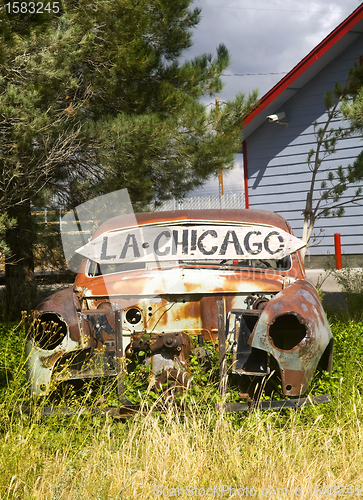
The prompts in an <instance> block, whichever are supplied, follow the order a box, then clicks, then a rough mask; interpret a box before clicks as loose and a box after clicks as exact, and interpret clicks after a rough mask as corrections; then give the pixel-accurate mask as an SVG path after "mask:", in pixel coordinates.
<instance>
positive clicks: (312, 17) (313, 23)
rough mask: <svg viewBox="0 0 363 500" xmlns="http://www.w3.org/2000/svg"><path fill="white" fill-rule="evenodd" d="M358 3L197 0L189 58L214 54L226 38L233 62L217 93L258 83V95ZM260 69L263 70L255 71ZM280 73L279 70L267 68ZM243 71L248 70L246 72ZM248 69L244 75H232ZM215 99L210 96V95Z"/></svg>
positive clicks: (226, 95) (229, 92)
mask: <svg viewBox="0 0 363 500" xmlns="http://www.w3.org/2000/svg"><path fill="white" fill-rule="evenodd" d="M360 3H362V2H360V1H358V0H305V1H304V2H302V1H301V0H300V1H298V0H195V2H194V3H193V4H192V7H193V6H195V7H200V8H201V9H202V13H201V17H202V19H201V22H200V24H199V25H198V27H197V28H196V30H195V33H194V37H193V41H194V45H193V47H192V48H191V49H190V51H189V53H187V54H185V55H186V56H187V58H190V57H193V56H194V55H199V54H202V53H212V54H214V55H215V53H216V52H215V51H216V47H217V46H218V45H219V43H224V44H225V45H226V47H227V49H228V50H229V52H230V54H231V59H232V63H231V65H230V66H229V68H228V70H227V71H226V72H225V74H226V75H230V76H225V77H224V78H223V81H224V82H225V87H224V89H223V91H222V93H221V94H220V95H219V96H218V97H220V99H221V100H222V101H223V100H227V99H233V98H234V96H235V95H236V93H238V92H249V91H251V90H252V89H253V88H256V87H257V88H258V89H259V96H260V97H262V95H264V94H265V93H266V92H267V91H268V90H270V88H272V87H273V86H274V85H275V84H276V83H277V82H278V81H279V80H280V79H281V78H282V77H283V76H284V73H286V72H289V71H290V70H291V69H292V68H293V67H294V66H295V65H296V64H297V63H299V62H300V61H301V59H303V58H304V57H305V56H306V55H307V54H308V53H309V52H310V51H311V50H312V49H313V48H314V47H315V46H316V45H317V44H318V43H320V42H321V41H322V40H323V39H324V38H325V37H326V36H327V35H328V34H329V33H330V32H331V31H332V30H333V29H334V28H336V26H338V25H339V24H340V23H341V22H342V21H343V20H344V19H345V18H346V17H348V16H349V14H351V12H353V10H355V9H356V8H357V7H358V5H359V4H360ZM258 73H267V75H266V74H264V75H259V74H258ZM271 73H280V74H271ZM247 74H251V75H248V76H247ZM236 75H246V76H236ZM210 101H211V102H212V101H214V99H210Z"/></svg>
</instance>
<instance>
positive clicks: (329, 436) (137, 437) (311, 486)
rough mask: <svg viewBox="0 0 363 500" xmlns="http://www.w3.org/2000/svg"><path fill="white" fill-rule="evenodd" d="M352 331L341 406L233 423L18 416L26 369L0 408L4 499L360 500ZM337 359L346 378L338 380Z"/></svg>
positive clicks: (202, 411)
mask: <svg viewBox="0 0 363 500" xmlns="http://www.w3.org/2000/svg"><path fill="white" fill-rule="evenodd" d="M344 328H346V330H347V332H348V333H346V334H343V333H342V334H341V335H340V337H339V335H337V344H338V346H337V349H344V353H343V352H342V354H341V357H340V358H339V354H337V356H338V368H339V369H338V370H337V372H336V373H335V374H334V377H333V382H332V385H331V389H332V391H333V394H332V396H333V402H332V403H331V404H329V405H320V406H317V407H310V408H304V409H300V410H298V411H293V410H291V411H286V410H285V411H284V412H260V411H253V412H251V413H249V414H246V415H236V414H229V413H219V412H217V411H216V410H215V409H214V407H212V406H206V405H204V404H202V403H201V402H200V401H197V400H194V401H193V400H192V401H191V402H190V403H189V406H188V408H187V410H186V411H184V412H182V411H180V409H178V408H176V407H175V406H170V407H168V408H167V409H166V410H165V412H163V413H160V412H159V413H154V412H146V413H145V414H144V415H139V416H137V417H135V418H133V419H132V420H130V421H126V422H122V421H115V420H112V419H111V418H108V417H100V416H89V415H86V414H83V413H80V414H78V415H74V416H71V417H65V416H61V415H54V416H52V417H42V416H41V415H40V413H39V414H37V412H35V414H34V415H32V416H29V415H25V414H22V413H21V412H19V411H17V406H18V404H19V402H22V401H23V400H24V398H25V397H26V396H25V392H24V383H23V382H24V378H23V377H24V373H23V371H22V369H20V370H18V372H16V373H15V372H14V373H15V374H13V376H12V380H10V379H9V384H8V386H7V389H6V391H7V392H6V393H3V398H2V401H1V405H0V432H1V445H0V446H1V448H0V467H1V475H0V498H1V499H16V498H19V499H37V500H38V499H46V500H66V499H67V500H68V499H72V500H78V499H79V500H91V499H92V500H94V499H97V500H100V499H102V500H103V499H109V500H111V499H112V500H116V499H121V498H122V499H126V498H129V499H149V498H150V499H151V498H173V497H174V498H239V497H241V498H251V497H254V498H295V497H296V498H303V499H307V498H318V497H319V498H336V497H337V496H338V495H339V496H343V495H342V494H343V493H345V498H353V497H355V496H358V493H360V492H361V495H363V453H362V451H363V450H362V447H363V440H362V415H363V399H362V396H361V392H362V375H361V363H360V359H359V356H357V354H359V353H360V349H361V347H360V346H361V344H362V345H363V343H362V341H361V337H362V336H363V324H354V323H352V324H351V325H350V326H349V325H348V326H345V327H344ZM342 329H343V327H341V330H342ZM348 330H349V331H348ZM348 334H349V335H350V337H349V335H348ZM352 339H353V340H352ZM354 339H355V345H354V347H353V345H352V342H354ZM347 345H350V346H351V352H350V353H347V352H346V350H347V347H346V346H347ZM339 359H343V361H344V366H345V368H344V370H346V371H344V370H343V372H342V373H340V372H339V370H340V366H339ZM17 377H19V378H18V379H17ZM329 383H330V382H327V384H328V385H329ZM360 484H361V485H362V487H360V486H359V488H358V485H360ZM319 485H321V489H320V490H319ZM323 485H326V486H325V489H323ZM350 486H353V489H349V487H350ZM343 487H344V488H345V490H343ZM246 488H247V490H246ZM354 488H356V489H355V490H354ZM319 492H320V494H319ZM351 493H352V494H351Z"/></svg>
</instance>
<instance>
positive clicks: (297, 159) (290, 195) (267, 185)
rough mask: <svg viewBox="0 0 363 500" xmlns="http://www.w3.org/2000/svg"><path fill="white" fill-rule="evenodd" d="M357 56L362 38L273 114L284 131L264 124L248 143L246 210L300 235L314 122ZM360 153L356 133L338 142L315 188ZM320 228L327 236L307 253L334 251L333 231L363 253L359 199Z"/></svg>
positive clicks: (347, 247) (347, 249) (321, 118)
mask: <svg viewBox="0 0 363 500" xmlns="http://www.w3.org/2000/svg"><path fill="white" fill-rule="evenodd" d="M360 55H363V36H361V37H359V39H357V40H356V41H355V42H354V43H353V44H352V45H351V46H350V47H349V48H348V49H347V51H346V52H345V53H344V54H341V56H340V57H338V58H337V59H336V60H335V61H334V62H333V63H332V64H330V65H329V66H328V67H326V68H325V69H323V70H322V71H321V73H320V74H319V75H318V76H317V77H316V78H315V79H313V80H312V81H311V82H309V84H307V85H306V86H305V87H304V88H302V89H301V90H300V91H299V92H297V93H296V94H295V95H294V96H293V97H292V98H291V99H290V100H289V101H288V102H286V103H285V105H284V106H282V107H281V109H277V110H276V112H280V111H284V112H285V113H286V120H287V121H288V123H289V125H288V127H287V128H285V127H283V126H281V125H277V124H276V123H269V122H268V121H267V120H266V122H265V123H264V124H263V125H262V126H261V127H259V129H257V130H256V131H255V133H254V134H252V135H251V136H250V137H249V138H248V140H247V155H248V176H249V201H250V207H251V208H260V209H265V210H272V211H275V212H278V213H280V214H281V215H282V216H284V217H285V218H286V219H287V220H288V221H289V222H290V224H291V226H292V228H293V230H294V232H295V234H296V235H298V236H301V233H302V225H303V218H302V210H303V209H304V207H305V200H306V193H307V191H308V189H309V188H310V179H311V172H310V171H309V170H308V167H307V155H308V152H309V151H310V150H311V149H315V147H316V142H315V137H314V126H313V124H314V122H317V123H318V127H319V126H320V125H324V124H325V120H326V118H327V114H326V110H325V109H324V106H323V99H324V94H325V92H326V91H328V90H333V89H334V85H335V83H336V82H340V83H342V84H344V83H345V81H346V79H347V77H348V70H349V69H350V68H351V67H352V66H353V64H354V62H357V63H359V56H360ZM332 126H333V127H338V126H343V127H344V126H345V127H346V126H347V123H346V122H339V121H335V122H334V123H333V124H332ZM362 149H363V142H362V140H361V137H360V136H359V134H355V135H352V136H350V137H349V138H346V139H343V140H341V141H340V142H338V144H337V149H336V152H335V153H334V155H331V156H329V157H328V158H327V159H326V160H325V163H326V167H325V168H324V162H323V165H322V170H321V172H319V174H318V176H317V187H318V188H319V187H320V183H321V181H322V180H326V177H327V170H328V169H329V170H330V169H332V171H333V172H334V171H335V170H336V169H337V168H338V167H339V166H340V165H342V166H343V167H345V166H347V165H348V164H352V163H353V162H354V160H355V158H356V157H357V155H358V154H359V153H360V152H361V151H362ZM359 185H361V186H362V187H363V183H360V184H357V185H355V186H353V187H352V188H350V189H349V190H348V191H347V192H346V193H344V197H342V201H345V200H349V199H350V197H351V196H352V195H353V193H354V191H355V189H356V188H357V187H358V186H359ZM320 229H324V235H325V236H324V238H323V241H322V242H321V243H320V244H319V245H318V246H316V247H313V248H311V249H310V250H309V251H310V253H311V254H326V253H327V252H330V253H334V238H333V235H334V233H335V232H340V233H341V235H342V249H343V252H344V253H348V254H349V253H352V254H354V253H363V201H362V202H361V203H360V204H358V205H352V204H350V205H346V206H345V213H344V215H343V216H342V217H340V218H333V217H329V218H325V219H321V220H319V221H317V224H316V233H319V230H320Z"/></svg>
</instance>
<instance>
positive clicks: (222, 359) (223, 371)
mask: <svg viewBox="0 0 363 500" xmlns="http://www.w3.org/2000/svg"><path fill="white" fill-rule="evenodd" d="M217 314H218V346H219V392H220V394H221V396H224V395H225V394H226V392H227V361H226V330H225V329H226V327H225V321H224V317H225V313H224V302H223V300H217Z"/></svg>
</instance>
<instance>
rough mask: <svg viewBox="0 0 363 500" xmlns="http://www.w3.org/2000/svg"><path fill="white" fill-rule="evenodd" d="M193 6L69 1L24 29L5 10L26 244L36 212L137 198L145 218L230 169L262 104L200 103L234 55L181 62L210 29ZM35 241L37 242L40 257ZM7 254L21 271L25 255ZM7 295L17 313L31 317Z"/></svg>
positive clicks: (1, 155) (4, 198)
mask: <svg viewBox="0 0 363 500" xmlns="http://www.w3.org/2000/svg"><path fill="white" fill-rule="evenodd" d="M190 5H191V0H161V1H160V0H159V1H156V0H153V1H151V2H150V1H146V0H141V1H138V2H135V1H133V0H114V1H112V2H109V1H106V0H95V1H94V2H91V3H90V2H88V1H84V0H80V1H78V2H74V1H64V2H62V9H61V11H60V12H59V14H54V15H52V14H49V15H48V14H47V15H44V16H40V17H38V16H35V17H32V16H24V17H23V18H22V19H21V20H20V19H19V17H16V16H15V17H13V16H10V17H9V16H8V15H7V14H6V12H5V10H4V9H3V10H1V11H0V36H1V37H2V38H3V40H4V42H5V43H2V44H1V47H0V65H1V76H0V123H1V125H0V141H1V144H2V146H1V149H0V174H1V175H0V210H1V211H2V213H5V212H9V214H10V210H12V207H13V206H14V205H16V206H17V207H18V208H17V209H16V210H17V212H18V213H19V212H20V211H23V212H24V214H22V215H21V216H20V214H19V221H18V227H17V230H18V232H19V234H20V235H22V234H23V230H24V231H25V230H27V229H28V228H27V227H26V226H21V225H20V223H21V221H23V220H26V219H27V214H29V208H30V206H31V204H32V205H33V206H38V207H41V206H46V205H49V203H50V202H51V201H52V200H53V201H54V200H56V202H62V203H63V204H64V205H65V206H67V207H74V206H76V205H78V204H80V203H82V202H84V201H86V200H87V199H89V198H92V197H95V196H97V195H100V194H105V193H107V192H110V191H114V190H116V189H119V188H127V189H128V190H129V193H130V197H131V200H132V202H133V203H134V204H135V209H137V210H142V209H144V208H145V206H146V205H147V204H148V203H149V202H150V201H151V200H153V199H158V200H162V199H165V198H168V197H170V196H175V197H177V198H180V197H182V196H184V194H185V193H186V192H188V191H189V190H191V189H193V188H194V187H196V186H198V185H200V184H201V183H202V182H203V181H204V180H206V179H208V178H209V177H211V176H213V175H216V174H217V173H218V171H219V170H220V169H228V168H231V166H232V161H233V158H234V155H235V153H237V152H238V149H239V146H240V143H239V141H240V139H239V137H240V123H241V119H242V116H243V115H244V114H245V113H246V112H247V111H248V110H249V109H250V108H251V106H252V105H254V104H255V103H256V98H257V96H256V93H254V94H253V95H252V96H250V97H249V98H247V99H246V98H245V97H244V96H242V95H240V96H238V97H237V98H236V100H235V101H234V102H229V103H227V104H226V105H224V106H221V107H220V108H219V111H218V113H216V112H215V110H212V111H211V112H207V108H206V107H205V106H204V105H202V104H200V99H201V98H202V97H203V96H206V95H212V94H214V93H216V92H218V91H219V90H220V89H221V87H222V82H221V79H220V77H221V75H222V73H223V71H224V70H225V68H226V67H227V66H228V64H229V54H228V51H227V49H226V47H224V46H223V45H220V46H219V47H218V48H217V52H216V56H215V57H213V56H212V55H211V54H204V55H201V56H199V57H196V58H195V59H193V60H191V61H186V62H183V63H182V62H180V57H181V56H182V55H183V52H184V51H185V50H186V49H188V48H189V47H190V45H191V37H192V29H193V28H194V27H195V26H196V25H197V24H198V22H199V19H200V11H199V9H190ZM217 130H218V134H217V133H216V131H217ZM29 202H30V203H29ZM0 223H1V221H0ZM35 243H36V236H35V234H33V237H32V241H30V240H29V239H28V241H27V243H26V245H27V247H28V249H29V252H30V253H31V252H32V248H33V246H34V244H35ZM8 246H9V250H10V253H11V254H12V255H13V256H14V262H15V263H17V262H19V258H17V257H18V256H17V253H18V249H19V246H18V245H12V244H11V241H10V240H9V242H8ZM29 259H30V260H31V256H30V255H29ZM30 260H29V262H30ZM8 264H9V265H10V262H9V263H8ZM16 265H17V264H16ZM30 267H31V264H30ZM24 269H25V268H24ZM31 272H32V269H30V274H31ZM28 274H29V272H28ZM24 281H25V282H27V281H28V279H27V278H26V279H24ZM7 286H10V285H8V284H7ZM8 292H9V293H8V297H9V300H12V303H11V307H12V308H13V309H14V312H16V311H18V312H19V311H20V309H21V308H23V307H26V304H24V303H21V302H17V301H16V300H15V297H13V296H14V294H15V292H16V290H15V289H14V288H13V289H9V290H8ZM25 295H28V296H30V295H32V288H31V286H30V287H29V288H28V289H27V290H25ZM13 299H14V300H13ZM29 305H31V304H28V306H29ZM7 309H8V310H9V311H10V303H9V302H8V307H7Z"/></svg>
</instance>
